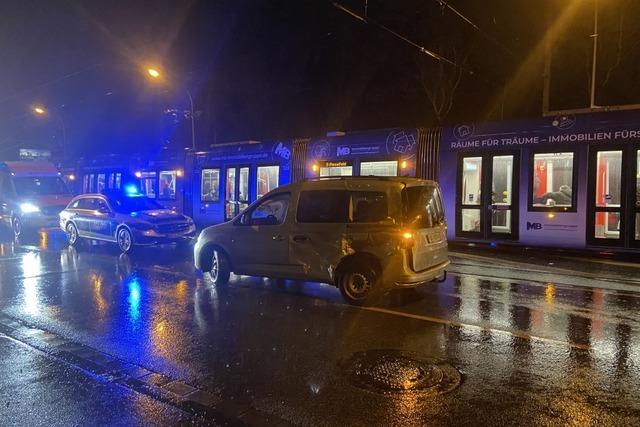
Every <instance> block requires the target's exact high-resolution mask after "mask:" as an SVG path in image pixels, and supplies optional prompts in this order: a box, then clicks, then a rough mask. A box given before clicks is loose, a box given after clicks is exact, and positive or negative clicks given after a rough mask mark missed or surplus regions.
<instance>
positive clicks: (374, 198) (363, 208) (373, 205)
mask: <svg viewBox="0 0 640 427" xmlns="http://www.w3.org/2000/svg"><path fill="white" fill-rule="evenodd" d="M351 205H352V207H353V222H382V221H385V220H387V219H389V205H388V203H387V194H386V193H383V192H381V191H352V192H351Z"/></svg>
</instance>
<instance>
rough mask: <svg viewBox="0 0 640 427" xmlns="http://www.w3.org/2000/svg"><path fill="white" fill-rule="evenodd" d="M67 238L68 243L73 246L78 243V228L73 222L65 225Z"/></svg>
mask: <svg viewBox="0 0 640 427" xmlns="http://www.w3.org/2000/svg"><path fill="white" fill-rule="evenodd" d="M67 238H68V239H69V245H71V246H74V245H76V244H77V243H78V229H77V228H76V226H75V225H73V223H69V224H68V225H67Z"/></svg>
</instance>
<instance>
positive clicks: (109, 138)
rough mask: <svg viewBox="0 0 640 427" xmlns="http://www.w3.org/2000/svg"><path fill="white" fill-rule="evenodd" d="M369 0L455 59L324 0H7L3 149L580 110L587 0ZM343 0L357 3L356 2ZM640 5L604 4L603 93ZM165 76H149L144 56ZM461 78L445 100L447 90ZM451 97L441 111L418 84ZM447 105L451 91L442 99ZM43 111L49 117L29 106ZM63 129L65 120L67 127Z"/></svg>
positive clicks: (587, 44) (585, 77) (604, 100)
mask: <svg viewBox="0 0 640 427" xmlns="http://www.w3.org/2000/svg"><path fill="white" fill-rule="evenodd" d="M448 3H449V4H451V5H452V6H454V7H455V8H456V9H457V10H458V11H459V12H461V13H462V14H463V15H464V16H465V17H467V18H468V19H469V20H470V21H472V22H473V23H474V24H475V25H476V26H477V27H479V29H480V30H478V29H476V28H474V27H472V26H471V25H470V24H469V23H466V22H464V21H463V20H462V19H461V18H460V17H458V16H456V15H455V14H453V13H452V12H451V11H450V10H448V9H446V8H442V7H441V6H440V4H439V2H438V1H436V0H419V1H418V0H394V1H383V0H371V1H369V3H368V16H369V18H370V19H371V20H374V21H376V22H378V23H380V24H383V25H385V26H387V27H389V28H392V29H393V30H395V31H397V32H398V33H400V34H402V35H404V36H406V37H408V38H409V39H411V40H412V41H414V42H416V43H417V44H419V45H421V46H424V47H425V48H427V49H430V50H433V51H436V52H439V53H440V54H441V55H443V56H445V57H447V58H448V59H451V60H452V61H453V62H455V63H456V66H450V65H443V64H442V63H438V62H437V61H434V60H433V59H431V58H429V57H428V56H426V55H424V54H421V53H420V52H418V50H417V49H416V48H414V47H412V46H410V45H408V44H407V43H404V42H402V41H400V40H398V39H397V38H394V37H393V36H391V35H389V34H388V33H386V32H384V31H382V30H380V29H379V28H376V27H375V26H374V25H372V24H364V23H362V22H360V21H358V20H356V19H354V18H353V17H351V16H349V15H347V14H346V13H344V12H342V11H339V10H338V9H336V8H335V7H333V6H332V4H331V2H329V1H321V0H306V1H302V0H297V1H296V0H271V1H261V0H253V1H246V0H245V1H243V0H235V1H199V2H198V1H164V0H154V1H55V0H52V1H31V0H21V1H12V0H3V1H2V2H0V61H1V64H2V66H1V67H0V158H3V157H4V158H6V157H8V156H9V155H10V153H12V152H13V150H15V148H17V147H47V146H52V147H54V148H55V147H56V146H60V145H61V144H62V142H63V133H62V128H63V127H64V129H65V130H66V141H67V144H66V145H67V150H68V152H70V153H75V154H78V155H90V154H93V153H106V152H127V151H131V150H135V151H154V150H159V149H161V148H162V147H165V146H166V147H171V148H178V147H181V146H184V145H190V124H189V121H188V120H187V118H188V113H187V114H186V113H185V112H186V111H187V110H188V108H189V104H188V98H187V95H186V89H188V90H189V91H190V92H191V93H192V94H193V96H194V100H195V106H196V110H197V113H196V128H197V129H196V136H197V145H198V148H200V149H204V148H206V147H207V146H209V145H210V144H214V143H220V142H229V141H241V140H248V139H253V140H259V139H274V138H291V137H305V136H317V135H322V134H324V133H326V132H327V131H331V130H357V129H373V128H387V127H399V126H413V127H416V126H425V127H432V126H439V125H448V124H454V123H458V122H461V121H483V120H500V119H503V118H505V119H507V118H514V117H532V116H539V115H540V114H541V102H542V73H543V55H542V52H543V50H542V49H541V46H543V43H541V41H542V39H543V36H544V35H545V34H549V31H550V29H551V28H554V23H556V24H557V25H555V28H556V29H557V31H556V33H555V35H556V36H557V37H556V38H554V39H553V43H552V52H553V62H552V86H551V87H552V93H551V104H552V105H551V107H552V109H554V108H579V107H585V106H588V99H589V98H588V96H589V93H588V89H589V75H590V74H589V73H590V66H591V62H590V61H591V38H590V37H589V35H590V34H591V33H592V26H593V0H565V1H559V0H519V1H514V0H486V1H477V0H456V1H454V0H451V1H449V2H448ZM341 4H343V5H344V6H346V7H348V8H350V9H352V10H353V11H355V12H357V13H358V14H364V4H365V2H364V1H363V0H344V1H342V2H341ZM639 9H640V6H638V5H637V2H636V4H634V2H633V1H632V0H606V1H601V2H600V26H601V28H600V31H599V33H600V40H599V41H600V49H599V67H598V76H599V80H598V90H597V94H598V96H597V103H599V104H600V105H607V104H616V103H617V104H624V103H635V102H640V86H639V85H640V82H639V81H638V79H637V75H639V72H640V70H639V69H638V67H639V66H640V65H639V63H638V61H637V58H638V53H640V52H639V50H640V47H639V45H640V44H639V43H638V42H637V40H638V39H640V37H639V36H640V23H638V22H636V21H637V20H634V19H632V18H633V17H634V16H638V13H639V12H640V10H639ZM149 65H154V66H156V67H159V68H160V69H161V70H162V72H163V76H165V78H164V79H163V81H162V82H156V81H153V82H152V81H150V79H148V78H147V77H146V76H145V75H144V70H145V67H147V66H149ZM458 79H459V83H458V84H457V88H456V91H455V92H454V95H453V98H452V100H451V108H450V109H449V108H448V103H449V101H450V94H451V87H452V85H455V82H457V81H458ZM426 91H429V93H431V94H436V96H440V97H442V96H444V98H440V99H439V100H438V101H437V102H436V105H438V109H440V107H443V106H444V108H443V109H442V111H441V114H436V113H435V111H434V106H433V104H432V103H431V102H430V98H429V97H428V96H427V92H426ZM441 101H444V102H441ZM36 103H38V104H42V105H45V106H46V107H47V110H48V111H49V114H48V116H47V117H36V116H35V115H34V114H32V113H31V112H30V109H31V107H32V106H33V105H34V104H36ZM63 125H64V126H63Z"/></svg>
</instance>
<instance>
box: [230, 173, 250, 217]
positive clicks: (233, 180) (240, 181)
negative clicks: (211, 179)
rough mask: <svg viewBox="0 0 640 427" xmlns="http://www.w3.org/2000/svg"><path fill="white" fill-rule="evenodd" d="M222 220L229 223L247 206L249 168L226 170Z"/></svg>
mask: <svg viewBox="0 0 640 427" xmlns="http://www.w3.org/2000/svg"><path fill="white" fill-rule="evenodd" d="M225 189H226V190H225V200H224V219H225V221H229V220H230V219H231V218H233V217H235V216H236V215H238V214H239V213H240V212H242V211H243V210H244V209H246V208H247V206H249V167H235V166H231V167H228V168H227V179H226V185H225Z"/></svg>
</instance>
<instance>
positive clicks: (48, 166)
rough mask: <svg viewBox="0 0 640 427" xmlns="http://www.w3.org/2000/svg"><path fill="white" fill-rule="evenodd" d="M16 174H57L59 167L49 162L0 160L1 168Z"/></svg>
mask: <svg viewBox="0 0 640 427" xmlns="http://www.w3.org/2000/svg"><path fill="white" fill-rule="evenodd" d="M2 169H4V170H7V171H9V172H10V173H11V174H12V175H15V176H57V175H58V169H57V168H56V167H55V166H54V165H53V164H52V163H49V162H38V161H36V162H0V170H2Z"/></svg>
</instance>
